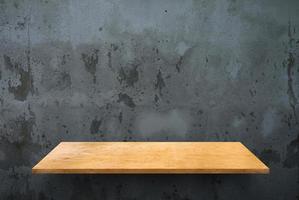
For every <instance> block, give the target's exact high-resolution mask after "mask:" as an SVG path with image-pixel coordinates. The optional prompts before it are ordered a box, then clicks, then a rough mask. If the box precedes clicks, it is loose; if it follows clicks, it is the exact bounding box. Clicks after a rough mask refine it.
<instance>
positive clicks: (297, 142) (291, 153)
mask: <svg viewBox="0 0 299 200" xmlns="http://www.w3.org/2000/svg"><path fill="white" fill-rule="evenodd" d="M283 165H284V167H287V168H293V167H298V166H299V135H298V136H297V138H296V139H294V140H292V141H291V142H290V144H288V146H287V153H286V159H285V160H284V162H283Z"/></svg>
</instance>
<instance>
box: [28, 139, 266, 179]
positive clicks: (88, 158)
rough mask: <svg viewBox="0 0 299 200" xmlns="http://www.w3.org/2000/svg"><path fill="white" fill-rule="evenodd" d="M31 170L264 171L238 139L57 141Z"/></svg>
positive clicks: (163, 172) (62, 172)
mask: <svg viewBox="0 0 299 200" xmlns="http://www.w3.org/2000/svg"><path fill="white" fill-rule="evenodd" d="M32 172H33V173H38V174H40V173H51V174H267V173H269V168H268V167H267V166H266V165H265V164H264V163H262V162H261V161H260V160H259V159H258V158H257V157H256V156H255V155H254V154H253V153H251V152H250V151H249V150H248V149H247V148H246V147H245V146H244V145H243V144H242V143H240V142H61V143H60V144H59V145H57V146H56V147H55V148H54V149H53V150H52V151H51V152H50V153H49V154H48V155H47V156H46V157H44V158H43V159H42V160H41V161H40V162H39V163H38V164H37V165H36V166H34V167H33V168H32Z"/></svg>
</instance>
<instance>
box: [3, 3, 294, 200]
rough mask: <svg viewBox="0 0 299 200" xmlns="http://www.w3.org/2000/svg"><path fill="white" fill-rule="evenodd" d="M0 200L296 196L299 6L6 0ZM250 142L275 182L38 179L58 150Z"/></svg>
mask: <svg viewBox="0 0 299 200" xmlns="http://www.w3.org/2000/svg"><path fill="white" fill-rule="evenodd" d="M0 86H1V87H0V180H1V182H0V199H1V200H2V199H4V200H5V199H25V200H26V199H39V200H51V199H54V200H56V199H72V200H74V199H176V200H180V199H215V200H218V199H219V200H220V199H286V200H292V199H295V200H296V199H297V200H298V199H299V190H298V188H299V1H298V0H285V1H282V0H252V1H245V0H244V1H237V0H194V1H191V0H186V1H182V0H147V1H141V0H140V1H138V0H129V1H121V0H85V1H82V0H73V1H70V0H63V1H60V0H55V1H51V0H41V1H37V0H0ZM62 140H64V141H242V142H243V143H244V144H245V145H246V146H247V147H249V149H251V150H252V151H254V152H255V153H256V154H257V155H258V156H259V157H260V158H261V159H262V160H263V161H264V162H265V163H267V164H268V165H269V166H270V167H271V174H270V175H32V174H31V167H32V166H33V165H34V164H35V163H36V162H37V161H38V160H39V159H41V158H42V157H43V156H44V155H45V154H46V153H47V152H49V151H50V150H51V149H52V148H53V147H54V146H56V145H57V144H58V143H59V142H60V141H62Z"/></svg>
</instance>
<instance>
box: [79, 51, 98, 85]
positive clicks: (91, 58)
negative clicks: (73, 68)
mask: <svg viewBox="0 0 299 200" xmlns="http://www.w3.org/2000/svg"><path fill="white" fill-rule="evenodd" d="M98 54H99V50H98V49H93V50H92V51H91V52H89V53H82V54H81V58H82V60H83V62H84V66H85V69H86V71H87V72H89V73H90V74H91V75H92V76H93V82H94V83H96V80H97V79H96V70H97V64H98V62H99V55H98Z"/></svg>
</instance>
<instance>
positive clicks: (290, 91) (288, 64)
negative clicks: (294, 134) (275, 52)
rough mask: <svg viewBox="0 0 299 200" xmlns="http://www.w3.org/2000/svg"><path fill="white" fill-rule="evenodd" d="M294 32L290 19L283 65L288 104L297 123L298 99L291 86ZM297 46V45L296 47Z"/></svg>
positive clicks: (293, 64) (293, 65) (293, 67)
mask: <svg viewBox="0 0 299 200" xmlns="http://www.w3.org/2000/svg"><path fill="white" fill-rule="evenodd" d="M295 33H296V29H295V28H294V27H292V25H291V21H289V26H288V37H289V42H288V50H287V52H288V58H287V59H286V62H285V63H284V65H285V66H286V68H287V75H288V91H287V93H288V96H289V104H290V106H291V108H292V110H293V114H294V118H295V120H296V123H299V121H298V116H297V112H296V107H297V104H298V100H297V97H296V94H295V92H294V86H293V84H294V83H293V76H294V75H295V72H294V71H295V57H294V55H293V54H294V53H295V50H294V48H295V38H293V34H295ZM297 48H298V47H297Z"/></svg>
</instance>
